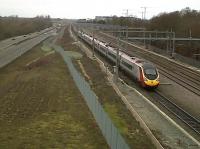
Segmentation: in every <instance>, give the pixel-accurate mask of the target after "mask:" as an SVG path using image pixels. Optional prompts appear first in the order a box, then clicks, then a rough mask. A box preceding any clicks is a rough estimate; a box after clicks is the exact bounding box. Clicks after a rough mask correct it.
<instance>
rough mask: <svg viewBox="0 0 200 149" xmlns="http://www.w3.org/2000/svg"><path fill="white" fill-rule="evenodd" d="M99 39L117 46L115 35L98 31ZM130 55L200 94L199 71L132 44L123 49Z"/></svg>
mask: <svg viewBox="0 0 200 149" xmlns="http://www.w3.org/2000/svg"><path fill="white" fill-rule="evenodd" d="M97 36H98V37H99V38H100V39H101V40H106V41H107V42H111V43H112V44H113V45H114V46H117V40H116V39H115V37H110V36H109V35H108V36H107V35H105V34H102V33H99V34H98V35H97ZM124 52H125V53H127V54H128V55H130V56H137V57H143V58H145V59H147V60H149V61H151V62H153V63H154V64H156V65H157V66H158V69H159V71H160V72H161V73H162V74H163V75H164V76H166V77H168V78H169V79H171V80H172V81H174V82H176V83H178V84H179V85H181V86H183V87H184V88H186V89H188V90H189V91H191V92H193V93H194V94H196V95H198V96H200V73H199V72H197V71H194V70H192V69H189V68H186V67H183V66H181V65H179V64H177V63H174V62H171V61H168V60H165V59H162V60H160V57H158V56H155V55H154V54H152V53H150V52H148V51H145V50H140V49H138V48H137V47H134V46H133V45H128V46H127V49H126V51H124Z"/></svg>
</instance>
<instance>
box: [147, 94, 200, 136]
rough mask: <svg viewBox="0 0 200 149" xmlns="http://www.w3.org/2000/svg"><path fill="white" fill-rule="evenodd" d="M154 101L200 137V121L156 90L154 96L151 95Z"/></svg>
mask: <svg viewBox="0 0 200 149" xmlns="http://www.w3.org/2000/svg"><path fill="white" fill-rule="evenodd" d="M151 96H152V97H153V99H154V100H156V101H157V102H159V103H160V104H161V105H163V106H164V107H165V108H166V109H167V110H168V111H170V112H171V113H173V114H174V115H175V116H176V117H178V118H179V119H180V120H181V121H183V122H184V123H185V124H186V125H188V126H189V127H190V128H191V129H192V130H194V131H195V132H196V133H197V134H199V135H200V121H199V120H197V119H196V118H195V117H193V116H192V115H190V114H189V113H187V112H186V111H184V110H183V109H182V108H180V107H179V106H177V105H176V104H175V103H173V102H172V101H171V100H170V99H168V98H167V97H165V96H164V95H163V94H162V93H160V92H158V91H156V90H155V92H154V93H153V94H151Z"/></svg>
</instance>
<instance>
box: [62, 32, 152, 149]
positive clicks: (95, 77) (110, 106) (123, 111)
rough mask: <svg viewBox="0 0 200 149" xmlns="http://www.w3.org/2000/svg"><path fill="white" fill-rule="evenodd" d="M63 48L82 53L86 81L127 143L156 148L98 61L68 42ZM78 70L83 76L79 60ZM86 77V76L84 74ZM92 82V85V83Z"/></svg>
mask: <svg viewBox="0 0 200 149" xmlns="http://www.w3.org/2000/svg"><path fill="white" fill-rule="evenodd" d="M66 38H70V37H69V33H68V30H66V31H65V34H64V38H63V40H64V39H66ZM62 43H64V44H63V47H64V48H65V49H66V50H73V51H76V52H80V53H81V54H82V55H83V57H82V58H81V59H80V62H81V64H82V65H83V67H84V70H85V72H86V73H87V75H89V77H90V79H91V80H90V81H89V80H88V78H87V77H86V78H85V79H86V80H88V81H89V82H90V85H92V88H93V90H94V91H95V93H96V94H97V96H98V97H99V101H100V103H101V104H102V105H103V107H104V109H105V110H106V112H107V113H108V115H109V116H110V117H111V119H112V121H113V122H114V124H115V125H116V126H117V128H118V129H119V130H120V132H121V134H122V135H123V136H124V137H125V139H126V140H127V142H128V143H129V145H130V146H131V147H132V148H136V149H137V148H138V149H141V148H143V149H149V148H155V147H154V145H153V144H152V143H151V141H150V139H149V138H148V137H147V135H146V134H145V132H144V131H143V129H141V127H140V126H139V123H138V122H137V121H136V120H135V119H134V118H133V117H132V115H131V113H130V112H129V111H128V110H127V108H126V106H125V105H124V103H123V102H122V101H121V99H120V97H119V96H118V95H117V93H116V92H115V91H114V89H113V88H112V87H111V86H110V85H109V84H108V83H106V82H108V81H107V79H106V75H105V74H104V73H103V72H102V71H101V69H100V66H99V64H98V63H97V62H96V61H93V60H91V59H89V58H88V57H87V56H86V54H85V53H84V52H82V51H81V50H80V49H79V48H78V47H77V46H75V45H74V44H73V45H71V48H69V46H68V47H66V46H65V45H68V41H67V40H66V41H62ZM73 62H74V64H75V66H76V68H77V69H78V70H79V71H80V72H81V73H82V74H83V72H82V69H81V68H80V65H79V63H80V62H79V63H78V61H77V60H74V61H73ZM83 76H84V74H83ZM91 82H92V83H91Z"/></svg>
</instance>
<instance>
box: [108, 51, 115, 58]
mask: <svg viewBox="0 0 200 149" xmlns="http://www.w3.org/2000/svg"><path fill="white" fill-rule="evenodd" d="M108 55H110V56H111V57H112V58H114V59H115V58H116V56H115V55H114V54H112V53H110V52H108Z"/></svg>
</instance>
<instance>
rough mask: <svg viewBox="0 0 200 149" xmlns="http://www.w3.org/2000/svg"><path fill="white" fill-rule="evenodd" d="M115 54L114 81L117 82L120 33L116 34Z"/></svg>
mask: <svg viewBox="0 0 200 149" xmlns="http://www.w3.org/2000/svg"><path fill="white" fill-rule="evenodd" d="M117 45H118V46H117V56H116V66H115V67H114V73H115V78H114V81H115V82H117V81H118V78H119V63H120V62H119V61H120V60H119V50H120V34H119V35H118V39H117Z"/></svg>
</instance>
